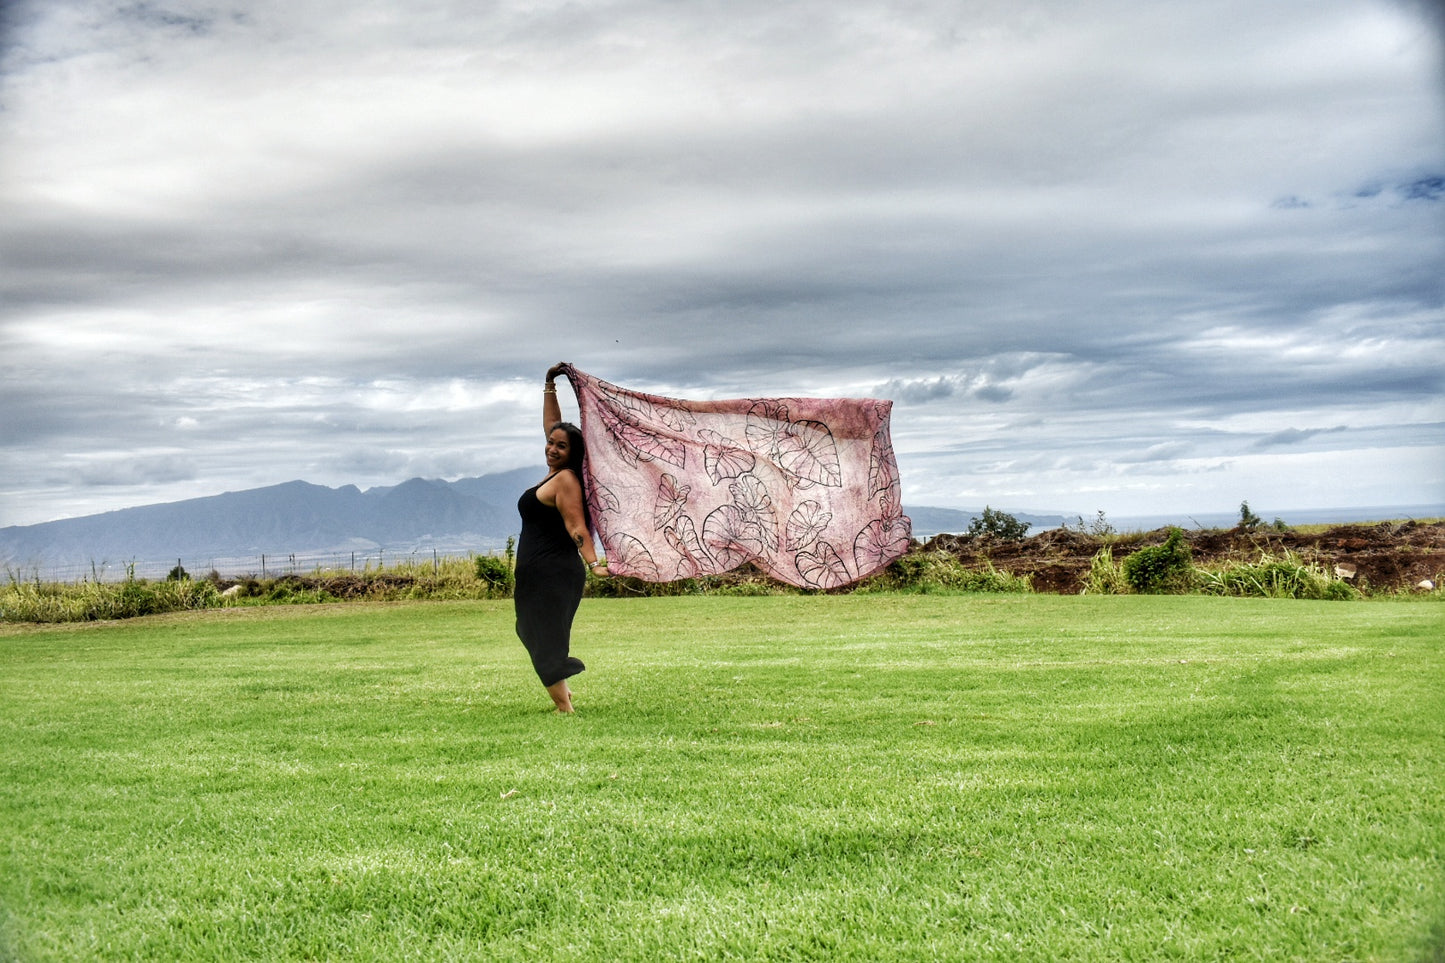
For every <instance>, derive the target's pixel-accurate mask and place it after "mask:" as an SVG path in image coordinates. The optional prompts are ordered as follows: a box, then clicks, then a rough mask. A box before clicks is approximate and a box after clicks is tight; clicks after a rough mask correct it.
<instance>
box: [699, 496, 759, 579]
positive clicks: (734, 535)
mask: <svg viewBox="0 0 1445 963" xmlns="http://www.w3.org/2000/svg"><path fill="white" fill-rule="evenodd" d="M702 541H703V545H705V546H706V547H707V551H708V554H709V555H711V556H712V557H713V559H714V560H715V561H716V562H717V564H718V567H719V568H720V569H721V570H722V571H727V570H728V569H730V568H737V567H738V566H739V565H741V564H743V563H744V562H748V561H751V560H753V559H755V558H757V557H758V556H760V555H762V554H763V549H764V547H765V546H764V544H763V532H762V528H761V527H759V525H758V522H757V518H756V516H751V515H749V514H748V513H747V512H745V511H744V510H743V509H741V508H739V507H738V506H737V505H723V506H721V507H719V508H716V509H714V510H713V511H712V512H711V513H710V514H709V515H708V516H707V518H705V519H703V522H702Z"/></svg>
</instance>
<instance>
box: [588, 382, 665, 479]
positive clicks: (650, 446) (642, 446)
mask: <svg viewBox="0 0 1445 963" xmlns="http://www.w3.org/2000/svg"><path fill="white" fill-rule="evenodd" d="M597 416H598V417H599V418H601V419H602V423H603V424H604V425H606V426H607V434H608V436H609V437H610V438H611V439H612V442H613V444H615V445H616V446H617V450H618V451H620V452H622V454H624V455H626V456H627V458H628V459H629V460H630V461H631V462H632V464H634V465H636V464H637V463H638V462H643V461H652V460H654V459H656V460H657V461H665V462H667V463H668V464H669V465H673V466H675V467H677V468H685V467H687V449H686V448H684V447H683V444H682V442H681V441H680V440H678V439H677V438H672V437H669V436H667V435H664V434H661V433H660V432H658V431H656V430H655V429H653V428H652V427H650V426H648V425H645V424H643V423H641V422H640V421H638V419H637V418H636V417H634V416H632V415H631V414H629V413H628V411H627V408H626V407H624V406H622V405H616V404H610V403H608V402H605V401H601V400H600V399H599V402H598V405H597Z"/></svg>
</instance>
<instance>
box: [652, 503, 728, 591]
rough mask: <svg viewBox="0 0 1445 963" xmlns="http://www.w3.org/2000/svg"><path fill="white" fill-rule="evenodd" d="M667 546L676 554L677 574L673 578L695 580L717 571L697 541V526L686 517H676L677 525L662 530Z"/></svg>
mask: <svg viewBox="0 0 1445 963" xmlns="http://www.w3.org/2000/svg"><path fill="white" fill-rule="evenodd" d="M662 534H663V536H664V537H665V538H666V539H667V544H668V545H669V546H671V548H672V550H673V551H674V552H676V553H677V574H676V575H675V576H674V578H697V577H698V576H699V575H712V574H714V573H715V572H717V571H718V569H717V567H716V566H715V565H714V564H713V561H712V559H710V558H708V555H707V550H706V549H705V548H703V547H702V542H700V541H698V537H697V526H696V525H694V524H693V523H692V519H691V518H689V517H688V516H686V515H679V516H678V517H677V524H676V525H673V526H672V527H671V528H666V529H663V532H662Z"/></svg>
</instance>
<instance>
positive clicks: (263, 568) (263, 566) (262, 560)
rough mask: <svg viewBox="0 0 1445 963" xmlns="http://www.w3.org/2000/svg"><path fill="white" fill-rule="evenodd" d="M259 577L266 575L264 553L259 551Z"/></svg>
mask: <svg viewBox="0 0 1445 963" xmlns="http://www.w3.org/2000/svg"><path fill="white" fill-rule="evenodd" d="M261 577H262V578H265V577H266V553H265V552H262V553H261Z"/></svg>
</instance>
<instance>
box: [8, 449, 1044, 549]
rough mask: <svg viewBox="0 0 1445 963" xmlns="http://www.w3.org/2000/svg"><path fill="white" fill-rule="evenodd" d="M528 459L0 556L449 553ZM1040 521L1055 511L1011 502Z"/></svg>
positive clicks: (494, 518)
mask: <svg viewBox="0 0 1445 963" xmlns="http://www.w3.org/2000/svg"><path fill="white" fill-rule="evenodd" d="M537 480H538V472H537V470H536V469H534V468H519V469H515V470H513V471H507V472H499V473H495V474H490V475H482V476H480V477H476V478H461V479H458V480H456V481H450V482H448V481H439V480H433V479H425V478H412V479H410V480H409V481H405V482H402V483H401V484H400V485H393V486H387V487H377V488H369V489H367V490H365V491H362V490H361V489H359V488H357V487H356V486H355V485H344V486H342V487H340V488H327V487H325V486H323V485H313V484H311V483H309V482H304V481H290V482H285V483H283V484H280V485H271V486H268V487H265V488H252V489H247V490H245V491H239V492H226V493H224V494H221V495H211V496H208V497H204V498H191V499H187V500H185V501H178V502H166V503H162V504H155V505H143V506H139V507H136V508H123V509H120V510H118V511H111V512H104V513H102V514H98V515H86V516H83V517H79V518H66V519H61V520H59V521H54V522H43V523H41V524H38V525H17V526H11V527H9V528H0V562H3V563H5V564H7V565H11V566H57V565H61V566H66V565H68V566H77V565H85V564H89V563H94V562H99V561H105V560H109V561H110V562H111V563H118V562H120V561H124V560H135V559H147V560H163V559H177V558H188V559H214V558H222V557H224V558H232V557H241V556H258V555H261V554H263V553H271V554H273V555H285V554H287V553H316V552H340V551H347V550H350V551H362V552H365V551H374V550H377V549H381V550H384V551H386V552H387V553H389V554H392V555H396V554H405V553H412V552H416V551H418V550H421V549H425V550H426V551H427V552H431V551H433V550H439V551H443V552H447V553H456V552H460V553H465V552H469V551H489V550H493V549H497V548H500V547H501V546H502V545H503V544H505V542H506V539H507V538H508V536H511V535H515V534H516V533H517V531H518V529H519V523H518V519H517V509H516V503H517V498H518V497H519V496H520V495H521V494H522V492H523V491H525V490H526V489H527V488H528V487H529V486H530V485H532V484H533V483H534V482H536V481H537ZM904 511H905V513H907V514H908V515H909V516H910V517H911V518H912V520H913V531H914V534H915V536H918V537H926V536H929V535H933V534H937V533H938V532H961V531H966V530H967V528H968V525H969V522H970V521H972V519H973V518H974V517H975V516H976V514H977V513H974V512H967V511H958V510H956V509H949V508H931V507H926V506H922V507H917V508H905V509H904ZM1016 517H1017V518H1019V519H1020V520H1021V521H1027V522H1030V523H1032V530H1033V531H1039V530H1040V529H1044V528H1051V527H1054V526H1057V525H1059V524H1062V522H1063V520H1064V519H1063V516H1059V515H1052V516H1051V515H1028V514H1017V513H1016Z"/></svg>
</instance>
